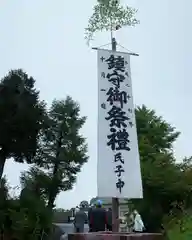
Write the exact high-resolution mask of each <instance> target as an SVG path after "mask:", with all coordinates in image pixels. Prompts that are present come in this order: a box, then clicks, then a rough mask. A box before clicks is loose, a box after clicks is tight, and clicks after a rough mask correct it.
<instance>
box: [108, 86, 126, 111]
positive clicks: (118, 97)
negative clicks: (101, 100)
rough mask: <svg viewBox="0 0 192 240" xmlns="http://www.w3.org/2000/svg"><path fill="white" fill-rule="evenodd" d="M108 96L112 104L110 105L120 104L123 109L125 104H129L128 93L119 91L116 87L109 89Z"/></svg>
mask: <svg viewBox="0 0 192 240" xmlns="http://www.w3.org/2000/svg"><path fill="white" fill-rule="evenodd" d="M107 95H108V96H109V97H108V98H107V101H108V102H109V103H110V105H113V103H114V102H119V103H120V105H121V108H123V104H124V103H125V104H126V103H127V99H128V96H127V92H125V91H119V89H118V88H117V87H116V88H115V89H114V88H112V87H111V88H109V91H108V92H107Z"/></svg>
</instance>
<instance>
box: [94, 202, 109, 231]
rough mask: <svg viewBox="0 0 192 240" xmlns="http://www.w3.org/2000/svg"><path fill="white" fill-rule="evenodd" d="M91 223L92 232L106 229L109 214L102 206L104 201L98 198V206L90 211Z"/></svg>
mask: <svg viewBox="0 0 192 240" xmlns="http://www.w3.org/2000/svg"><path fill="white" fill-rule="evenodd" d="M90 225H91V231H92V232H102V231H105V228H106V226H107V214H106V211H105V209H104V208H102V201H101V200H97V202H96V208H93V209H92V210H91V212H90Z"/></svg>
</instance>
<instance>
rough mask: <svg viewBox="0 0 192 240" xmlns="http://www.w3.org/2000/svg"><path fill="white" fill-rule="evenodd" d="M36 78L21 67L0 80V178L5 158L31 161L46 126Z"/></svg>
mask: <svg viewBox="0 0 192 240" xmlns="http://www.w3.org/2000/svg"><path fill="white" fill-rule="evenodd" d="M34 84H35V80H34V79H33V78H32V77H29V76H28V75H27V74H26V73H25V72H23V71H22V70H21V69H19V70H12V71H10V72H9V73H8V75H7V76H5V77H4V78H3V79H2V80H1V83H0V179H1V177H2V174H3V169H4V164H5V161H6V159H9V158H13V159H14V160H15V161H17V162H23V161H26V162H27V163H31V161H32V158H33V157H34V155H35V154H36V149H37V139H38V134H39V133H40V131H41V129H42V128H43V127H44V126H45V125H44V124H45V104H44V102H42V101H40V100H39V92H38V91H37V90H36V89H35V87H34Z"/></svg>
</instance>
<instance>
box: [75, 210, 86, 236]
mask: <svg viewBox="0 0 192 240" xmlns="http://www.w3.org/2000/svg"><path fill="white" fill-rule="evenodd" d="M84 208H85V207H84V205H82V206H81V208H80V209H79V210H77V211H76V213H75V218H74V226H75V232H76V233H83V232H84V225H85V223H86V222H87V214H86V213H85V211H84V210H83V209H84Z"/></svg>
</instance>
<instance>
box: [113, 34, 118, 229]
mask: <svg viewBox="0 0 192 240" xmlns="http://www.w3.org/2000/svg"><path fill="white" fill-rule="evenodd" d="M111 36H112V34H111ZM111 45H112V51H116V50H117V42H116V39H115V38H114V37H111ZM112 231H113V232H119V199H118V198H115V197H113V198H112Z"/></svg>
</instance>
